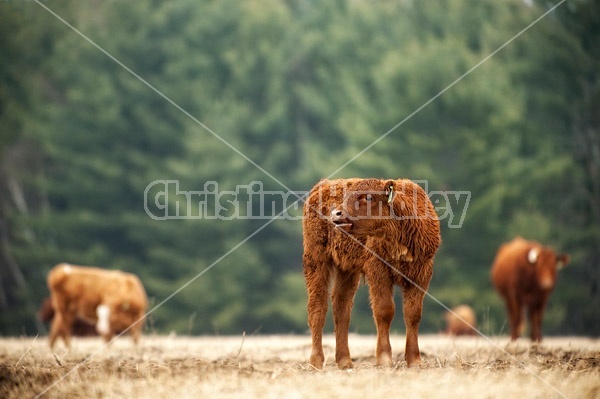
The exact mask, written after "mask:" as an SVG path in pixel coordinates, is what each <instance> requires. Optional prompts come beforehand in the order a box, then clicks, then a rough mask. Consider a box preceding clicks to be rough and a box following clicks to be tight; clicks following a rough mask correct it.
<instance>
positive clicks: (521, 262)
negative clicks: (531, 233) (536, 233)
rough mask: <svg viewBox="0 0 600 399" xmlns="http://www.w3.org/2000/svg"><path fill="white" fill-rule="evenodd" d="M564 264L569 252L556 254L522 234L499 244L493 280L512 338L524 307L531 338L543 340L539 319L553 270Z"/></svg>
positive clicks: (552, 282) (554, 277)
mask: <svg viewBox="0 0 600 399" xmlns="http://www.w3.org/2000/svg"><path fill="white" fill-rule="evenodd" d="M567 263H569V255H567V254H560V255H557V254H556V253H555V252H554V251H553V250H552V248H550V247H545V246H542V245H541V244H540V243H538V242H535V241H526V240H524V239H523V238H521V237H517V238H515V239H513V240H512V241H510V242H508V243H505V244H503V245H502V246H500V248H499V249H498V253H497V254H496V259H495V260H494V264H493V265H492V282H493V284H494V286H495V287H496V290H497V291H498V293H499V294H500V296H501V297H502V299H504V302H505V303H506V309H507V311H508V318H509V323H510V331H511V339H512V340H516V339H517V338H518V337H519V334H520V331H521V323H522V314H523V310H524V308H527V310H528V312H529V324H530V326H529V327H530V330H531V331H530V333H531V340H532V341H537V342H539V341H541V340H542V319H543V315H544V310H545V308H546V303H547V302H548V298H549V296H550V294H551V293H552V290H553V289H554V286H555V285H556V271H557V269H560V268H562V267H563V266H564V265H566V264H567Z"/></svg>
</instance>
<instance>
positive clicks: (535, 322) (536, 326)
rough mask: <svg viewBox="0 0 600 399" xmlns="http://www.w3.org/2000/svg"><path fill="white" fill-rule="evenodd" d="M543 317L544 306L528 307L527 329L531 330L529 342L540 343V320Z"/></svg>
mask: <svg viewBox="0 0 600 399" xmlns="http://www.w3.org/2000/svg"><path fill="white" fill-rule="evenodd" d="M543 317H544V305H543V304H535V305H531V306H530V307H529V328H530V329H531V331H530V334H531V341H532V342H541V341H542V319H543Z"/></svg>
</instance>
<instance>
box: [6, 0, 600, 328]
mask: <svg viewBox="0 0 600 399" xmlns="http://www.w3.org/2000/svg"><path fill="white" fill-rule="evenodd" d="M43 4H44V5H46V6H47V7H49V8H50V9H51V10H53V12H55V13H56V14H57V15H59V16H60V17H61V18H63V19H64V20H65V21H67V22H69V23H70V24H72V25H73V26H74V27H75V28H76V29H78V30H79V31H80V32H81V33H82V34H83V35H85V36H86V37H89V38H90V40H92V41H93V42H95V43H97V45H98V46H100V47H101V48H102V49H104V50H105V51H106V52H107V53H109V54H110V55H111V56H112V57H114V58H115V59H116V60H118V61H119V62H121V63H122V64H123V65H125V66H126V67H128V68H130V70H131V71H133V72H135V74H137V75H138V76H139V77H141V78H143V79H144V80H146V81H147V82H148V83H149V84H151V85H152V86H154V87H155V88H156V90H158V91H160V92H161V93H163V94H164V96H166V97H168V98H169V99H171V100H172V102H173V103H175V104H177V105H178V106H179V107H181V109H183V110H185V111H186V112H187V113H188V114H187V115H186V113H184V112H182V111H181V109H178V108H177V107H175V106H174V105H173V104H172V103H170V102H169V101H166V100H165V98H163V97H162V96H161V95H159V94H158V93H157V92H156V91H154V90H153V89H151V88H150V87H149V86H148V85H146V84H144V83H143V82H142V81H140V80H139V79H138V78H137V77H135V76H133V75H132V74H131V73H130V72H128V71H127V70H126V69H124V68H123V67H122V66H120V65H118V64H117V63H116V62H115V61H114V60H113V59H111V58H110V57H109V56H107V55H106V54H105V53H103V52H101V51H100V50H99V49H98V48H96V47H95V46H94V45H92V44H91V43H90V42H88V41H86V40H85V39H84V38H83V37H82V36H80V35H78V34H77V33H76V32H74V31H73V30H72V29H70V28H69V27H68V26H66V25H65V24H64V23H62V22H61V21H59V19H57V18H56V17H55V16H53V15H52V14H51V13H49V12H48V11H47V10H45V9H44V8H43V7H42V6H40V5H39V4H37V3H36V2H34V1H6V0H4V1H0V241H1V242H0V335H21V334H27V335H33V334H36V333H38V332H39V333H41V334H44V333H45V330H44V326H43V325H41V324H40V322H39V321H37V320H36V311H37V308H38V306H39V304H40V302H41V301H42V299H43V298H44V297H45V296H47V294H48V291H47V288H46V283H45V278H46V274H47V272H48V270H49V269H50V268H51V267H52V266H53V265H55V264H56V263H58V262H61V261H66V262H70V263H74V264H83V265H97V266H102V267H107V268H116V269H122V270H126V271H130V272H133V273H136V274H138V275H139V276H140V277H141V278H142V280H143V282H144V284H145V286H146V289H147V291H148V295H149V297H150V298H151V302H152V306H156V305H158V304H160V303H161V302H163V301H165V299H168V298H169V296H170V295H171V294H173V293H174V292H175V291H176V290H178V289H180V288H181V287H182V286H184V285H185V284H186V283H188V282H189V281H190V280H191V279H193V281H192V282H191V283H190V284H189V285H187V286H185V288H183V289H181V291H179V292H178V293H177V294H176V295H173V296H172V297H171V298H170V299H168V300H167V301H165V302H164V304H163V305H161V306H160V307H158V308H156V310H155V311H154V312H153V313H152V314H151V316H150V321H149V324H148V328H149V329H150V331H154V332H157V333H166V332H169V331H175V332H176V333H178V334H192V335H193V334H240V333H241V332H242V331H246V332H247V333H253V332H257V333H304V332H306V331H307V330H308V327H307V323H306V293H305V288H304V281H303V274H302V265H301V254H302V231H301V222H300V221H299V220H276V221H273V222H272V223H270V224H269V225H268V226H266V227H264V228H263V229H262V230H260V232H258V233H257V234H256V235H254V236H253V237H252V238H250V239H249V240H248V241H247V242H245V243H244V244H243V245H240V246H239V247H236V246H237V245H238V244H239V243H240V242H242V241H243V240H244V239H245V238H246V237H248V236H249V235H250V234H252V233H253V232H255V231H256V230H257V229H258V228H260V227H261V226H263V225H264V224H265V223H266V222H267V220H214V219H196V220H166V221H157V220H153V219H152V218H150V217H149V216H148V215H147V214H146V212H145V210H144V190H145V189H146V187H147V186H148V184H150V183H151V182H152V181H154V180H160V179H171V180H178V181H179V182H180V189H182V190H202V189H203V187H204V184H205V183H206V182H210V181H215V182H218V184H219V189H220V190H235V188H236V186H237V185H247V184H249V183H251V182H253V181H260V182H262V183H263V187H264V189H265V190H271V191H286V190H285V189H284V188H283V187H282V186H281V185H280V184H279V183H278V182H277V181H276V180H278V181H280V182H282V183H284V184H285V186H287V187H288V188H290V189H292V190H295V191H308V190H309V189H310V188H311V187H312V186H313V185H314V184H315V183H316V182H317V181H318V180H319V179H320V178H322V177H325V176H329V175H331V174H332V173H334V172H335V174H334V176H333V177H351V176H359V177H385V178H396V177H407V178H412V179H417V180H427V182H428V186H429V190H466V191H470V192H471V194H472V196H471V201H470V204H469V208H468V210H467V213H466V218H465V220H464V224H463V225H462V227H461V228H454V229H451V228H448V223H447V222H443V223H442V225H443V232H442V235H443V245H442V248H441V250H440V251H439V252H438V255H437V257H436V264H435V272H434V277H433V281H432V284H431V287H430V292H431V294H432V295H433V296H435V297H436V298H438V299H439V300H440V301H442V302H443V303H445V304H446V305H448V306H454V305H457V304H460V303H467V304H470V305H471V306H473V307H474V308H475V310H476V312H477V316H478V319H479V323H480V326H481V330H482V331H483V332H484V333H487V334H505V333H506V332H507V329H508V328H507V325H506V316H505V313H504V308H503V304H502V303H501V301H500V299H499V298H498V296H497V295H496V293H495V292H494V291H493V289H492V286H491V283H490V280H489V269H490V266H491V263H492V260H493V257H494V255H495V251H496V249H497V248H498V246H499V245H500V244H501V243H502V242H504V241H506V240H509V239H511V238H513V237H514V236H515V235H522V236H524V237H526V238H529V239H536V240H540V241H542V242H543V243H546V244H549V245H552V246H554V247H555V248H556V249H557V250H559V251H566V252H568V253H570V254H571V256H572V263H571V264H570V265H569V266H568V267H567V268H565V269H564V270H562V271H561V272H560V276H559V283H558V287H557V289H556V291H555V293H554V295H553V296H552V298H551V302H550V304H549V308H548V311H547V316H546V319H545V331H546V332H547V333H548V334H582V335H595V336H598V335H599V334H600V318H599V317H598V310H599V309H600V291H599V290H600V287H599V284H600V267H599V266H600V3H599V2H597V1H592V0H590V1H584V0H568V1H566V2H565V3H564V4H562V5H561V6H560V7H558V9H557V10H556V11H554V12H552V13H551V14H549V15H548V16H547V17H545V18H543V19H542V20H541V21H540V22H539V23H537V24H535V25H534V26H533V27H532V28H531V29H529V30H527V31H526V32H525V33H523V34H522V35H521V36H519V37H518V38H516V39H515V40H514V41H513V42H511V43H510V44H508V45H507V46H506V47H505V48H503V49H502V50H501V51H499V52H498V53H497V54H495V55H494V56H493V57H491V58H490V59H489V60H488V61H486V62H485V63H483V64H482V65H481V66H480V67H478V68H477V69H475V70H474V71H473V72H472V73H470V74H469V75H468V76H466V77H465V78H464V79H462V80H461V81H460V82H458V83H456V85H454V86H452V87H451V88H450V89H449V90H447V91H446V92H445V93H443V95H441V96H439V97H438V98H437V99H435V101H433V102H431V103H430V104H428V105H427V106H426V107H424V108H423V109H422V110H420V112H418V113H416V114H414V115H413V116H412V117H410V118H409V119H408V120H407V121H406V122H405V123H402V124H401V125H400V126H398V127H397V128H396V129H394V130H393V132H391V133H390V134H389V135H388V136H387V137H385V138H384V139H383V140H381V141H380V142H378V143H377V144H376V145H374V146H373V147H372V148H370V149H369V150H368V151H366V152H365V153H364V154H362V155H361V156H360V157H358V158H356V159H355V160H353V161H352V162H350V163H349V164H347V165H346V166H345V167H343V168H342V169H339V168H340V167H341V166H342V165H344V164H345V163H347V162H348V161H349V160H350V159H351V158H352V157H354V156H355V155H356V154H357V153H358V152H360V151H361V150H363V149H364V148H365V147H366V146H368V145H369V144H371V143H372V142H373V141H375V140H376V139H378V138H379V137H380V136H381V135H382V134H384V133H386V132H388V131H389V130H390V129H392V128H393V127H394V126H396V125H397V124H398V123H399V122H400V121H403V120H404V119H405V118H407V117H408V116H409V115H411V114H412V113H413V112H414V111H415V110H417V109H418V108H419V107H421V106H422V105H423V104H425V103H426V102H427V101H428V100H430V99H431V98H432V97H433V96H434V95H436V94H438V93H439V92H440V91H442V90H443V89H445V88H446V87H447V86H448V85H450V84H451V83H452V82H454V81H455V80H456V79H457V78H459V77H460V76H461V75H463V74H464V73H465V72H466V71H468V70H469V69H470V68H472V67H473V66H474V65H476V64H477V63H478V62H480V61H481V60H482V59H484V58H485V57H486V56H488V55H489V54H491V53H492V52H493V51H494V50H496V49H497V48H498V47H500V46H501V45H503V44H504V43H505V42H506V41H508V40H509V39H510V38H511V37H513V36H514V35H516V34H517V33H519V32H520V31H521V30H522V29H524V28H525V27H526V26H527V25H529V24H530V23H531V22H533V21H534V20H535V19H537V18H538V17H539V16H541V15H542V14H543V13H544V12H546V11H547V10H548V9H549V8H550V7H551V6H552V5H553V4H554V3H553V2H547V1H532V0H529V1H523V0H507V1H491V0H489V1H478V0H477V1H476V0H452V1H416V0H395V1H379V2H363V1H354V0H348V1H342V0H319V1H312V0H287V1H262V0H256V1H238V0H218V1H216V0H215V1H196V0H180V1H169V2H163V1H144V2H127V1H116V0H104V1H77V2H73V1H66V0H52V1H44V2H43ZM190 116H193V118H196V120H197V121H200V122H201V123H203V124H205V125H206V126H207V127H209V128H210V129H211V130H212V131H213V132H214V133H215V134H216V135H218V136H219V137H221V138H222V139H223V140H225V141H226V142H228V143H230V144H231V145H232V146H235V147H236V148H237V149H238V150H239V151H240V152H242V153H243V154H245V155H246V156H247V157H248V158H250V159H251V160H253V161H255V162H256V163H257V164H258V165H260V167H261V168H264V170H265V171H267V172H269V173H270V174H271V175H272V176H273V177H274V178H275V179H276V180H275V179H273V178H271V177H269V176H267V175H266V174H265V173H263V171H261V170H260V169H259V168H257V167H255V166H254V165H252V164H251V163H249V162H248V161H247V160H246V159H244V158H243V157H242V156H240V155H239V154H238V153H236V152H235V151H233V150H232V149H231V148H230V147H228V146H227V145H225V144H224V143H223V142H222V141H221V140H219V139H218V138H217V137H215V136H214V135H213V134H211V133H210V132H209V131H208V130H207V129H205V128H204V127H203V126H201V125H200V124H198V123H197V121H195V120H194V119H192V118H190ZM338 169H339V170H338ZM173 205H174V204H173V203H171V206H173ZM224 255H226V256H224ZM215 262H217V263H215ZM208 267H211V268H210V269H209V270H207V271H205V270H206V269H207V268H208ZM200 273H202V274H201V275H200V276H198V275H199V274H200ZM367 291H368V290H367V289H366V288H365V287H361V288H360V289H359V293H358V295H357V299H356V306H355V309H354V312H353V320H352V326H351V330H352V331H353V332H358V333H373V332H374V331H375V329H374V326H373V322H372V318H371V311H370V308H369V303H368V297H367ZM396 298H397V299H396V300H397V302H398V303H400V301H401V299H400V296H399V295H397V296H396ZM444 312H445V310H444V309H443V308H442V307H441V306H439V305H438V304H437V303H435V302H434V301H432V300H431V299H429V298H427V299H426V304H425V311H424V318H423V322H422V331H423V332H437V331H439V330H441V329H442V328H443V323H444V322H443V317H442V316H443V313H444ZM331 329H332V327H331V320H330V321H329V325H328V327H327V331H331ZM393 329H394V330H395V331H396V332H399V333H402V332H403V331H404V325H403V322H402V317H401V313H398V314H397V317H396V320H395V321H394V324H393Z"/></svg>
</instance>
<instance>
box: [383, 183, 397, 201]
mask: <svg viewBox="0 0 600 399" xmlns="http://www.w3.org/2000/svg"><path fill="white" fill-rule="evenodd" d="M384 187H385V188H384V190H385V196H386V197H387V202H388V204H391V203H392V201H393V200H394V196H395V195H396V189H395V186H394V181H393V180H388V181H386V182H385V185H384Z"/></svg>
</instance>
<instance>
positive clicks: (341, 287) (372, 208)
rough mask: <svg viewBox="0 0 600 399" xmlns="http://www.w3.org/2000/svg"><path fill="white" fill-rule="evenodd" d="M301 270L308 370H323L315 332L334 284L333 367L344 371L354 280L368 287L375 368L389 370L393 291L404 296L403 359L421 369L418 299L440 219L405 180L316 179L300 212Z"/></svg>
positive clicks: (430, 265)
mask: <svg viewBox="0 0 600 399" xmlns="http://www.w3.org/2000/svg"><path fill="white" fill-rule="evenodd" d="M302 226H303V238H304V254H303V266H304V277H305V282H306V288H307V292H308V324H309V326H310V329H311V332H312V353H311V356H310V363H311V364H312V365H313V366H314V367H316V368H319V369H320V368H322V367H323V365H324V360H325V358H324V354H323V348H322V332H323V326H324V324H325V316H326V314H327V306H328V292H329V285H330V281H331V280H333V288H332V306H333V319H334V325H335V336H336V355H335V360H336V363H337V365H338V367H339V368H341V369H345V368H351V367H352V360H351V358H350V352H349V349H348V329H349V324H350V313H351V309H352V306H353V301H354V295H355V293H356V290H357V287H358V283H359V279H360V276H361V275H364V276H365V277H366V281H367V283H368V285H369V293H370V298H371V307H372V310H373V317H374V320H375V324H376V327H377V349H376V357H377V364H380V365H391V363H392V352H391V346H390V341H389V330H390V324H391V322H392V319H393V318H394V313H395V304H394V298H393V290H394V285H400V287H401V288H402V292H403V312H404V321H405V324H406V352H405V358H406V361H407V363H408V365H409V366H414V365H417V364H418V363H419V362H420V353H419V345H418V328H419V323H420V320H421V311H422V305H423V297H424V295H425V291H426V290H427V288H428V286H429V281H430V280H431V276H432V273H433V257H434V255H435V253H436V251H437V249H438V247H439V245H440V243H441V236H440V226H439V220H438V218H437V215H436V213H435V209H434V208H433V205H432V204H431V201H430V200H429V198H428V196H427V194H426V193H425V191H424V190H423V189H422V188H421V187H419V186H418V185H417V184H415V183H414V182H412V181H410V180H402V179H401V180H378V179H356V178H355V179H338V180H321V181H320V182H319V183H318V184H317V185H315V187H314V188H313V189H312V190H311V192H310V194H309V197H308V200H307V201H306V203H305V205H304V219H303V223H302Z"/></svg>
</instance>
